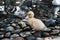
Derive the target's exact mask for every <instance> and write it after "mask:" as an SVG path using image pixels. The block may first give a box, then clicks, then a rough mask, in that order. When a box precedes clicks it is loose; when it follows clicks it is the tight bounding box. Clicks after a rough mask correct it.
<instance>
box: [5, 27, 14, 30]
mask: <svg viewBox="0 0 60 40" xmlns="http://www.w3.org/2000/svg"><path fill="white" fill-rule="evenodd" d="M6 31H14V28H13V27H12V26H9V27H7V28H6Z"/></svg>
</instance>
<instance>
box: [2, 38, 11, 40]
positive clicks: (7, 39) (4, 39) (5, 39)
mask: <svg viewBox="0 0 60 40" xmlns="http://www.w3.org/2000/svg"><path fill="white" fill-rule="evenodd" d="M2 40H10V39H9V38H3V39H2Z"/></svg>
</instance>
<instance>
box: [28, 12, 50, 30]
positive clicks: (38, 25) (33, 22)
mask: <svg viewBox="0 0 60 40" xmlns="http://www.w3.org/2000/svg"><path fill="white" fill-rule="evenodd" d="M27 16H28V18H27V23H28V24H29V25H30V26H31V28H32V29H33V30H49V29H48V28H47V27H46V26H45V25H44V23H43V22H42V21H41V20H40V19H36V18H34V12H32V11H29V12H28V13H27Z"/></svg>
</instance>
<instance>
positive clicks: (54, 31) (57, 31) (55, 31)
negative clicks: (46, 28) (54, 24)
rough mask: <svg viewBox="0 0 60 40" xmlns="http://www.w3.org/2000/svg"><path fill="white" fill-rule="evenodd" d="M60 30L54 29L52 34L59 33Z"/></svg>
mask: <svg viewBox="0 0 60 40" xmlns="http://www.w3.org/2000/svg"><path fill="white" fill-rule="evenodd" d="M59 32H60V31H59V30H52V32H51V33H50V34H57V33H59Z"/></svg>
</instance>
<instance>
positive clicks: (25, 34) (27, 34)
mask: <svg viewBox="0 0 60 40" xmlns="http://www.w3.org/2000/svg"><path fill="white" fill-rule="evenodd" d="M20 35H21V36H22V37H26V36H29V35H31V33H30V32H22V33H20Z"/></svg>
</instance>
